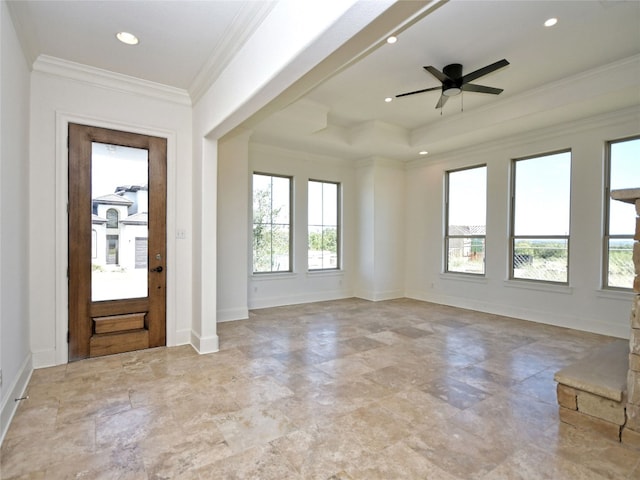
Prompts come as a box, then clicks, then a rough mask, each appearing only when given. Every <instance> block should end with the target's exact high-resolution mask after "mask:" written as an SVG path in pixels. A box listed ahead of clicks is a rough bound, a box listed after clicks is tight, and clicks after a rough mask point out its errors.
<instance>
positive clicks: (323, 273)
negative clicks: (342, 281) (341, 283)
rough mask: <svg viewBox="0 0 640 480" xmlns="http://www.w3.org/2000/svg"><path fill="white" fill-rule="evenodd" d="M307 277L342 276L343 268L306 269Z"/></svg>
mask: <svg viewBox="0 0 640 480" xmlns="http://www.w3.org/2000/svg"><path fill="white" fill-rule="evenodd" d="M307 277H344V270H341V269H338V270H307Z"/></svg>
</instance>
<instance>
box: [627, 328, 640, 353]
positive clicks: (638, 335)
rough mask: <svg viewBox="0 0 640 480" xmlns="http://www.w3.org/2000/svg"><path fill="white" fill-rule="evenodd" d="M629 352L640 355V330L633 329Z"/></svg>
mask: <svg viewBox="0 0 640 480" xmlns="http://www.w3.org/2000/svg"><path fill="white" fill-rule="evenodd" d="M629 352H631V353H633V354H634V355H640V328H632V329H631V334H630V336H629Z"/></svg>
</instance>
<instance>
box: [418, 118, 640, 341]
mask: <svg viewBox="0 0 640 480" xmlns="http://www.w3.org/2000/svg"><path fill="white" fill-rule="evenodd" d="M639 125H640V114H639V113H638V111H637V109H631V110H623V111H620V112H617V113H612V114H607V115H603V116H600V117H597V118H591V119H585V120H582V121H579V122H571V123H570V124H564V125H558V126H555V127H553V128H549V129H545V130H541V131H538V132H531V133H529V134H527V135H522V136H519V137H517V138H508V139H504V140H503V141H500V142H492V143H490V144H485V145H479V146H478V147H477V148H474V149H466V150H464V151H460V152H452V153H450V154H447V155H443V156H440V157H433V158H430V159H426V160H422V161H419V162H416V163H414V164H413V165H411V166H409V168H408V170H407V197H406V198H407V228H406V245H407V262H406V294H407V296H409V297H412V298H417V299H423V300H428V301H433V302H436V303H443V304H447V305H455V306H460V307H464V308H471V309H476V310H480V311H485V312H492V313H497V314H503V315H510V316H514V317H518V318H522V319H527V320H533V321H537V322H542V323H548V324H554V325H561V326H566V327H570V328H575V329H578V330H586V331H592V332H598V333H604V334H608V335H613V336H618V337H623V338H626V337H627V336H628V334H629V311H630V305H631V303H630V302H631V296H632V294H630V293H621V292H612V291H606V290H602V289H601V288H600V284H601V269H602V250H603V247H602V230H603V214H604V212H603V199H604V187H603V182H604V179H603V171H604V151H605V142H606V141H607V140H614V139H618V138H624V137H628V136H631V135H637V134H639V133H640V129H639ZM567 148H570V149H571V150H572V172H571V175H572V186H571V188H572V190H571V209H572V214H571V243H570V259H569V264H570V274H569V275H570V282H569V286H552V285H542V284H534V283H530V282H529V283H528V282H523V281H509V280H507V279H508V276H509V273H508V268H509V267H508V251H509V248H508V245H509V244H508V235H509V224H508V219H509V208H508V207H509V168H510V162H511V159H512V158H519V157H525V156H530V155H536V154H540V153H546V152H552V151H557V150H561V149H567ZM483 163H485V164H486V165H487V182H488V188H487V191H488V204H487V239H486V242H487V252H486V277H485V278H478V279H475V278H469V277H465V276H460V275H453V274H443V273H442V271H443V270H442V256H443V247H442V238H443V206H442V205H443V198H444V192H443V185H444V173H445V171H447V170H450V169H454V168H460V167H466V166H472V165H477V164H483ZM639 180H640V179H639ZM629 221H630V222H633V219H629Z"/></svg>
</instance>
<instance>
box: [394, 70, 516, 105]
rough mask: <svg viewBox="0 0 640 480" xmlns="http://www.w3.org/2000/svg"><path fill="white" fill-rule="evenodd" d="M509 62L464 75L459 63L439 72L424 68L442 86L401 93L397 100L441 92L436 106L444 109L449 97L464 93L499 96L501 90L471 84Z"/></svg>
mask: <svg viewBox="0 0 640 480" xmlns="http://www.w3.org/2000/svg"><path fill="white" fill-rule="evenodd" d="M507 65H509V62H508V61H507V60H505V59H502V60H499V61H497V62H495V63H492V64H491V65H487V66H486V67H482V68H480V69H478V70H476V71H474V72H471V73H467V74H466V75H462V65H461V64H459V63H452V64H450V65H447V66H446V67H444V68H443V69H442V71H440V70H438V69H437V68H435V67H432V66H431V65H429V66H427V67H423V68H424V69H425V70H426V71H427V72H429V73H430V74H431V75H433V76H434V77H436V78H437V79H438V80H439V81H440V83H441V84H442V85H441V86H440V87H431V88H425V89H422V90H416V91H413V92H407V93H401V94H399V95H396V98H399V97H406V96H408V95H415V94H416V93H424V92H431V91H435V90H440V91H441V94H440V99H439V100H438V103H437V104H436V108H440V109H441V108H442V107H443V106H444V104H445V103H446V101H447V100H448V99H449V97H454V96H456V95H459V94H460V93H462V92H476V93H488V94H491V95H499V94H500V93H502V91H503V90H502V89H501V88H494V87H486V86H484V85H477V84H474V83H471V82H472V81H473V80H475V79H477V78H480V77H483V76H485V75H488V74H490V73H492V72H495V71H496V70H499V69H500V68H503V67H506V66H507Z"/></svg>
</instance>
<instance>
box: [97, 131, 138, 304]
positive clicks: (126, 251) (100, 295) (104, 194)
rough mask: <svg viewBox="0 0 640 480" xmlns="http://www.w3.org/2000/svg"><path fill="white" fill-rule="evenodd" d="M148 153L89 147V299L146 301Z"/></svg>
mask: <svg viewBox="0 0 640 480" xmlns="http://www.w3.org/2000/svg"><path fill="white" fill-rule="evenodd" d="M148 185H149V152H148V151H147V150H144V149H141V148H131V147H121V146H118V145H109V144H104V143H97V142H93V143H92V145H91V204H92V205H91V207H92V210H91V213H92V215H91V226H90V228H91V230H92V241H93V245H94V247H93V248H92V258H91V300H92V301H94V302H97V301H101V300H121V299H125V298H141V297H146V296H147V270H148V268H147V261H148V253H147V238H148V236H149V229H148V216H149V215H148V211H149V206H148V205H149V187H148Z"/></svg>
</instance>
